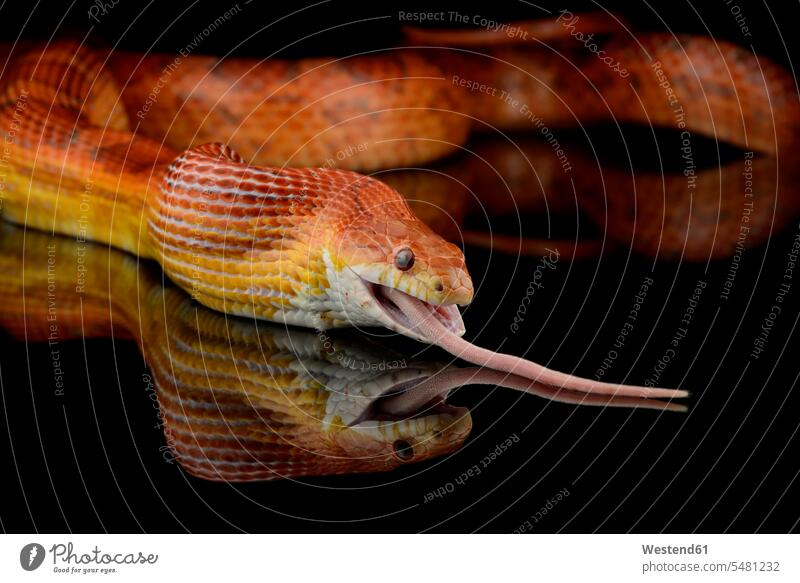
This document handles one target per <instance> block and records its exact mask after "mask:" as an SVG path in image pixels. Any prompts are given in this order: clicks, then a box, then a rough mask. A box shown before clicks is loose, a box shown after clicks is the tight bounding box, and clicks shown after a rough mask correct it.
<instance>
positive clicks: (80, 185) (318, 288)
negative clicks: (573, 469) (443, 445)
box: [3, 47, 686, 397]
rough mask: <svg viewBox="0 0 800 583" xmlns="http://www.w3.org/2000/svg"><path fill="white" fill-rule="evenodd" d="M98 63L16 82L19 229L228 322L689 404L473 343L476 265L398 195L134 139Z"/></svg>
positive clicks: (53, 62)
mask: <svg viewBox="0 0 800 583" xmlns="http://www.w3.org/2000/svg"><path fill="white" fill-rule="evenodd" d="M77 53H80V51H77ZM100 65H101V63H100V62H98V59H97V57H96V56H95V55H93V54H86V55H80V54H79V56H78V58H76V51H75V50H72V51H70V50H65V49H64V48H63V47H62V48H56V49H53V50H48V51H45V52H44V53H43V54H41V55H39V54H37V53H33V54H31V55H30V56H28V57H25V58H22V59H19V60H18V61H17V62H15V63H14V65H13V67H12V68H11V70H10V71H9V72H8V74H7V75H6V77H5V79H4V83H5V85H6V87H5V92H4V93H5V97H6V104H5V108H4V111H3V117H4V122H5V123H4V127H5V129H6V142H7V145H8V160H9V164H10V166H11V172H10V174H9V175H8V177H7V181H6V184H4V186H5V189H6V190H7V197H6V203H5V205H4V214H5V215H6V216H7V217H9V218H10V219H12V220H14V221H17V222H24V223H26V224H28V225H30V226H34V227H38V228H42V229H50V230H55V231H59V232H62V233H67V234H72V235H78V236H80V237H86V238H92V239H95V240H99V241H102V242H107V243H111V244H113V245H115V246H118V247H121V248H123V249H126V250H128V251H131V252H134V253H137V254H139V255H140V256H143V257H151V258H156V259H158V260H159V262H160V263H161V265H162V266H163V267H164V270H165V271H166V272H167V274H168V275H169V276H170V277H171V278H172V279H173V280H175V281H176V282H177V283H179V284H180V285H181V286H182V287H184V288H185V289H187V290H190V291H191V292H192V295H193V296H194V297H195V298H196V299H198V300H199V301H201V302H202V303H204V304H205V305H208V306H210V307H212V308H215V309H219V310H222V311H225V312H227V313H231V314H238V315H248V316H255V317H259V318H263V319H268V320H274V321H279V322H285V323H289V324H296V325H302V326H309V327H316V328H318V329H326V328H331V327H337V326H344V325H367V326H375V325H381V326H386V327H388V328H390V329H392V330H395V331H397V332H400V333H402V334H405V335H408V336H410V337H413V338H417V339H420V340H423V341H428V342H432V343H436V344H438V345H440V346H442V347H445V348H446V349H449V350H451V351H454V353H455V354H456V355H457V356H460V357H462V358H464V359H465V360H468V361H470V362H473V363H476V364H480V365H485V366H489V367H491V368H496V369H498V370H502V371H505V372H511V373H519V372H520V371H523V370H524V371H525V373H524V374H525V376H527V377H528V378H530V379H531V380H532V381H539V382H543V383H546V384H551V385H558V386H563V387H565V388H569V389H575V390H581V391H586V392H595V393H606V394H623V395H630V396H641V397H649V396H655V397H676V396H685V394H686V393H685V392H684V391H670V390H666V389H650V388H646V387H621V386H620V385H616V384H612V383H601V382H597V381H590V380H584V379H579V378H576V377H573V376H571V375H567V374H562V373H558V372H555V371H550V370H547V369H545V368H544V367H541V366H539V365H536V364H534V363H532V362H529V361H525V360H523V359H519V358H516V357H510V356H507V355H497V354H493V353H490V352H489V351H485V350H481V349H478V348H477V347H474V346H472V345H469V344H468V343H465V342H463V341H461V340H460V339H459V338H458V336H459V335H461V334H462V333H463V332H464V328H463V322H462V320H461V316H460V314H459V311H458V308H457V304H466V303H469V302H470V301H471V299H472V282H471V280H470V278H469V275H468V274H467V271H466V269H465V266H464V257H463V255H462V253H461V251H460V250H459V249H458V248H457V247H455V246H454V245H452V244H449V243H446V242H445V241H444V240H443V239H442V238H441V237H439V236H438V235H436V234H435V233H433V231H431V230H430V228H428V227H427V226H426V225H424V224H423V223H422V222H421V221H419V219H418V218H417V217H416V216H415V215H414V214H413V213H412V212H411V211H410V209H409V208H408V206H407V204H406V203H405V201H404V200H403V199H402V197H401V196H400V195H399V194H398V193H397V192H395V191H394V190H392V189H391V188H389V187H387V186H386V185H385V184H383V183H381V182H379V181H377V180H373V179H370V178H367V177H364V176H360V175H357V174H353V173H350V172H346V171H340V170H332V169H323V168H321V169H278V168H263V167H255V166H249V165H248V164H246V163H245V162H244V161H243V159H242V158H241V157H240V156H239V155H238V154H237V153H235V152H234V151H233V150H231V149H230V148H228V147H227V146H223V145H220V144H206V145H202V146H197V147H194V148H192V149H190V150H188V151H186V152H184V153H182V154H180V155H177V154H176V153H175V152H172V151H170V150H168V149H165V148H160V147H159V145H158V144H157V143H155V142H153V141H150V140H148V139H146V138H140V137H138V136H133V135H131V134H130V133H128V132H127V131H126V130H125V126H126V125H127V120H126V115H125V113H124V112H123V111H122V109H121V108H119V107H117V106H118V105H119V103H118V102H116V101H115V100H114V97H115V95H117V94H118V91H117V90H116V87H115V83H114V81H113V80H112V79H110V78H109V76H107V75H103V71H102V69H101V67H100ZM212 94H213V92H212ZM108 128H114V129H108ZM423 314H427V317H425V318H421V317H420V316H421V315H423ZM432 322H434V323H436V326H431V323H432Z"/></svg>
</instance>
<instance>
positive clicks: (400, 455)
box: [392, 439, 414, 462]
mask: <svg viewBox="0 0 800 583" xmlns="http://www.w3.org/2000/svg"><path fill="white" fill-rule="evenodd" d="M392 449H393V450H394V455H396V456H397V459H399V460H401V461H404V462H407V461H408V460H410V459H411V458H413V457H414V448H413V447H412V446H411V444H410V443H408V442H407V441H405V440H404V439H398V440H397V441H395V442H394V443H393V444H392Z"/></svg>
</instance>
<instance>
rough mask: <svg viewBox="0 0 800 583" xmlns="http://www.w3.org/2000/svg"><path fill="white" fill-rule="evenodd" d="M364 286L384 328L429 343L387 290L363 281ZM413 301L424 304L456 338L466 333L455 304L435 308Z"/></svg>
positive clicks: (418, 300)
mask: <svg viewBox="0 0 800 583" xmlns="http://www.w3.org/2000/svg"><path fill="white" fill-rule="evenodd" d="M364 285H365V286H366V287H367V290H368V291H369V293H370V295H371V296H372V298H373V299H374V302H375V305H376V306H377V307H378V309H379V310H380V314H381V319H382V320H383V322H382V324H383V325H384V326H386V327H387V328H389V329H391V330H394V331H395V332H399V333H400V334H403V335H404V336H409V337H411V338H414V339H416V340H419V341H421V342H426V343H428V342H430V340H429V339H428V338H427V337H425V336H423V335H422V334H420V332H419V331H418V330H417V329H416V326H415V325H414V324H413V322H412V321H411V319H410V318H409V317H408V316H407V315H406V314H405V313H404V312H403V310H401V309H400V308H399V307H398V306H397V304H395V303H394V302H393V301H392V300H391V299H389V296H388V294H387V293H386V291H387V290H388V289H389V288H387V287H386V286H384V285H381V284H378V283H372V282H369V281H366V280H364ZM395 291H397V292H398V293H405V292H402V291H399V290H395ZM406 295H408V297H410V298H414V296H411V295H410V294H406ZM414 300H415V301H417V302H420V303H422V304H424V305H425V306H426V307H427V308H428V309H429V310H430V311H431V313H432V314H433V316H434V317H435V318H436V319H437V320H438V321H439V322H440V323H441V324H442V325H443V326H444V327H445V328H447V329H448V330H450V331H451V332H452V333H453V334H456V335H458V336H463V335H464V332H465V331H466V328H465V326H464V320H463V319H462V318H461V312H459V310H458V306H457V305H456V304H450V305H447V306H442V305H438V306H437V305H435V304H432V303H430V302H427V301H425V300H422V299H419V298H414Z"/></svg>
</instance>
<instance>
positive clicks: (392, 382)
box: [324, 362, 472, 469]
mask: <svg viewBox="0 0 800 583" xmlns="http://www.w3.org/2000/svg"><path fill="white" fill-rule="evenodd" d="M402 366H403V368H402V369H397V370H393V371H388V372H386V373H384V374H381V375H380V376H378V377H376V378H374V379H369V380H367V379H362V381H361V384H360V385H359V389H360V390H361V391H363V392H364V395H363V396H366V394H373V395H376V396H377V398H375V397H373V398H370V399H364V398H363V397H362V398H358V397H354V396H353V395H346V394H344V393H342V392H334V393H333V394H332V395H331V397H330V398H329V399H328V411H329V413H328V416H327V417H326V420H325V422H324V425H329V424H330V425H331V426H335V428H334V427H332V431H331V436H332V439H333V440H334V441H335V443H336V446H337V447H340V448H341V449H342V450H343V451H344V452H346V453H345V455H349V456H352V457H359V458H362V459H364V461H365V462H367V463H369V464H371V465H374V466H375V469H377V468H378V467H380V466H384V467H385V469H390V468H393V467H395V466H398V465H400V464H405V463H410V462H418V461H421V460H425V459H431V458H435V457H439V456H441V455H445V454H447V453H451V452H453V451H455V450H456V449H458V448H459V447H460V446H461V444H462V443H463V442H464V440H465V439H466V438H467V436H468V435H469V433H470V431H471V429H472V418H471V417H470V415H469V411H468V410H467V409H465V408H463V407H453V406H451V405H447V404H445V403H444V401H443V399H435V400H433V401H432V402H430V403H427V404H425V405H424V406H422V407H420V408H418V409H417V411H416V412H413V413H410V414H404V415H402V416H400V415H390V414H388V413H386V412H384V411H383V409H382V407H381V403H382V402H384V401H385V400H386V399H387V397H386V395H388V394H396V393H397V392H398V391H404V392H405V391H408V390H413V387H414V386H416V385H417V384H419V383H421V382H423V381H425V380H426V379H430V378H432V376H434V375H436V374H437V373H439V372H440V371H441V370H442V368H441V367H440V366H438V365H434V364H432V363H411V364H409V365H408V366H406V365H405V362H403V364H402ZM364 381H366V382H364ZM365 405H366V406H365ZM348 420H350V421H348Z"/></svg>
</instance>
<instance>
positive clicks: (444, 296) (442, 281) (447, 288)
mask: <svg viewBox="0 0 800 583" xmlns="http://www.w3.org/2000/svg"><path fill="white" fill-rule="evenodd" d="M433 290H434V292H435V293H436V294H437V295H438V298H437V299H438V301H437V302H436V303H437V304H439V305H443V306H449V305H452V304H458V305H460V306H465V305H467V304H469V303H470V302H471V301H472V295H473V289H472V278H471V277H470V276H469V274H468V273H467V272H466V270H464V269H462V268H451V269H449V270H447V272H446V273H445V274H443V275H441V276H439V277H436V278H435V279H434V281H433Z"/></svg>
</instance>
